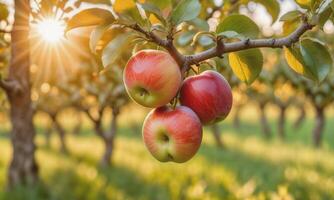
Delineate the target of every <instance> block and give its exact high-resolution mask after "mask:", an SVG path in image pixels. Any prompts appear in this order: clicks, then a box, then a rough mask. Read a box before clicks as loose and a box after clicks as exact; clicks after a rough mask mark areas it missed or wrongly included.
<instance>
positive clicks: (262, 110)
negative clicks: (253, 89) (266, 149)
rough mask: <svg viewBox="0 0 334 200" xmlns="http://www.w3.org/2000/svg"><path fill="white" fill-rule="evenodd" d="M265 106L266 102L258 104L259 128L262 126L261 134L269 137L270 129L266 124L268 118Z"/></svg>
mask: <svg viewBox="0 0 334 200" xmlns="http://www.w3.org/2000/svg"><path fill="white" fill-rule="evenodd" d="M265 108H266V104H265V103H261V104H260V123H261V128H262V133H263V135H264V136H265V137H266V138H270V137H271V130H270V126H269V124H268V119H267V116H266V112H265Z"/></svg>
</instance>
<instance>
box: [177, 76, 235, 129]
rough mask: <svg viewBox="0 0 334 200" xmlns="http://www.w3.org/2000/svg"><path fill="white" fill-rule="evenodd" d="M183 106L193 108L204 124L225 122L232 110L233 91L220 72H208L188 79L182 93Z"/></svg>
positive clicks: (184, 83)
mask: <svg viewBox="0 0 334 200" xmlns="http://www.w3.org/2000/svg"><path fill="white" fill-rule="evenodd" d="M180 102H181V105H184V106H187V107H189V108H191V109H192V110H193V111H194V112H195V113H196V114H197V116H198V117H199V118H200V120H201V122H202V124H204V125H208V124H213V123H216V122H219V121H221V120H224V119H225V118H226V117H227V115H228V114H229V113H230V111H231V108H232V102H233V97H232V91H231V87H230V85H229V84H228V82H227V81H226V80H225V78H224V77H223V76H222V75H221V74H219V73H218V72H215V71H212V70H207V71H205V72H203V73H201V74H199V75H196V76H192V77H189V78H187V79H186V80H185V81H184V82H183V85H182V87H181V91H180Z"/></svg>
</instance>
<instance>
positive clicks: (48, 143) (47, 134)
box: [45, 125, 52, 148]
mask: <svg viewBox="0 0 334 200" xmlns="http://www.w3.org/2000/svg"><path fill="white" fill-rule="evenodd" d="M51 134H52V125H50V127H46V130H45V144H46V146H47V147H48V148H49V147H51Z"/></svg>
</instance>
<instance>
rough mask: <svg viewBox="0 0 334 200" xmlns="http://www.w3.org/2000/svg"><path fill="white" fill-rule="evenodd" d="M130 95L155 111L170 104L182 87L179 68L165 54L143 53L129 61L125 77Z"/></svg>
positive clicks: (159, 52)
mask: <svg viewBox="0 0 334 200" xmlns="http://www.w3.org/2000/svg"><path fill="white" fill-rule="evenodd" d="M123 80H124V85H125V88H126V90H127V92H128V94H129V96H130V97H131V98H132V99H133V100H134V101H135V102H137V103H138V104H140V105H142V106H145V107H149V108H156V107H160V106H163V105H166V104H168V103H169V102H170V101H171V100H172V99H173V98H174V97H175V96H176V94H177V92H178V90H179V89H180V87H181V84H182V77H181V71H180V67H179V66H178V64H177V63H176V61H175V60H174V59H173V58H172V57H171V56H170V55H169V54H168V53H166V52H163V51H157V50H142V51H139V52H138V53H136V54H135V55H134V56H132V57H131V58H130V60H129V61H128V63H127V65H126V67H125V69H124V74H123Z"/></svg>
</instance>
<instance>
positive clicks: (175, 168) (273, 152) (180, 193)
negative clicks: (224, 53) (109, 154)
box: [0, 113, 334, 200]
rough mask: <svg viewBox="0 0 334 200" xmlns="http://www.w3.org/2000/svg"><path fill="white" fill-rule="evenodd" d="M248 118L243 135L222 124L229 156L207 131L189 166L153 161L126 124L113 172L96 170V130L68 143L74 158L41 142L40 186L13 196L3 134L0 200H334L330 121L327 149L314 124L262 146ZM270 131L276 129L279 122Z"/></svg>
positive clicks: (98, 143)
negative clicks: (313, 133)
mask: <svg viewBox="0 0 334 200" xmlns="http://www.w3.org/2000/svg"><path fill="white" fill-rule="evenodd" d="M248 115H249V116H251V114H250V113H248ZM245 116H246V117H243V119H242V122H241V123H242V127H241V129H240V130H236V129H234V128H233V126H232V122H231V120H227V121H226V122H223V123H221V124H220V127H221V130H222V137H223V140H224V142H225V144H226V149H219V148H217V147H216V145H215V141H214V140H213V137H212V135H211V133H210V132H209V129H208V130H205V133H204V142H203V145H202V146H201V149H200V151H199V153H198V154H197V155H196V157H195V158H193V159H192V160H191V161H190V162H188V163H186V164H174V163H159V162H158V161H156V160H154V159H153V158H152V157H151V156H150V154H149V153H148V151H147V150H146V149H145V147H144V145H143V143H142V140H141V135H140V128H139V124H138V128H137V129H134V128H133V126H132V128H129V127H128V126H126V124H125V123H122V126H121V129H120V131H119V135H118V138H117V143H116V145H117V147H116V151H115V155H114V158H113V166H112V167H111V168H107V169H106V168H104V169H102V168H99V167H97V165H98V159H99V156H100V155H101V154H102V150H103V145H102V142H101V141H100V140H99V138H97V137H95V136H94V135H92V134H91V133H90V129H88V128H85V129H84V134H83V135H82V136H73V135H70V136H68V146H69V148H70V154H69V155H61V154H60V153H59V148H58V147H59V144H58V138H57V137H56V136H54V137H53V138H52V146H51V147H47V146H45V138H44V136H43V135H42V134H38V137H37V144H38V147H39V150H38V153H37V160H38V163H39V165H40V167H41V169H40V174H41V177H42V183H41V184H40V186H39V187H38V188H37V189H36V188H17V189H16V190H15V191H13V192H6V191H5V190H4V187H3V186H4V185H5V180H6V170H7V167H8V161H9V158H10V151H11V149H10V144H9V140H8V135H6V134H5V133H2V134H1V135H0V155H1V156H0V188H1V189H0V199H4V200H7V199H11V200H16V199H17V200H21V199H26V200H30V199H31V200H33V199H34V200H39V199H43V200H44V199H54V200H58V199H59V200H79V199H80V200H86V199H91V200H95V199H101V200H103V199H133V200H140V199H143V200H144V199H145V200H146V199H152V200H160V199H161V200H164V199H166V200H167V199H187V200H188V199H200V200H202V199H210V200H211V199H247V198H248V199H286V200H288V199H303V200H307V199H312V200H317V199H323V200H329V199H334V152H333V148H334V135H333V134H332V130H333V128H334V124H333V123H330V121H333V120H334V118H333V117H332V116H330V118H328V119H327V126H326V130H325V138H324V147H323V148H322V149H314V148H313V147H312V145H311V137H310V130H311V129H312V126H313V120H312V119H311V118H310V117H311V116H309V118H308V119H307V121H306V122H305V123H304V124H303V126H302V128H301V129H300V130H298V131H297V130H294V129H293V128H288V129H287V131H288V134H287V135H288V137H287V141H286V142H284V143H283V142H280V141H279V139H278V138H276V137H275V138H273V139H270V140H266V139H263V137H262V136H261V134H260V127H259V125H258V122H257V120H256V119H254V117H253V119H252V120H247V115H245ZM292 119H293V116H292V117H290V118H289V123H288V125H287V127H291V123H292ZM271 124H272V128H273V129H274V128H275V125H276V124H275V121H274V117H273V118H272V119H271ZM41 126H42V125H41V124H39V125H38V127H41ZM41 129H42V128H38V130H39V132H42V131H41ZM279 197H284V198H279Z"/></svg>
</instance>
